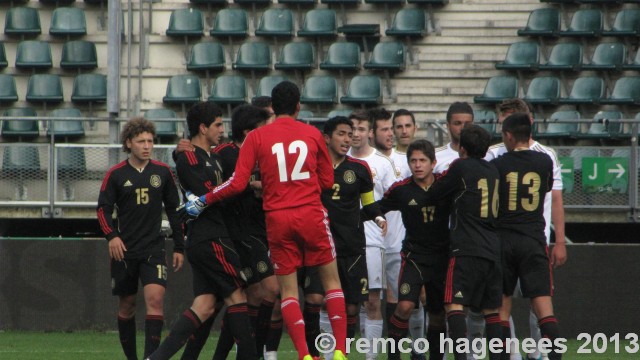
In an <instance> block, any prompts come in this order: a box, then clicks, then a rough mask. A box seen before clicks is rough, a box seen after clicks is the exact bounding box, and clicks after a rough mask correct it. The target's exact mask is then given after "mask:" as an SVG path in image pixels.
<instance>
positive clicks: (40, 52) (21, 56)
mask: <svg viewBox="0 0 640 360" xmlns="http://www.w3.org/2000/svg"><path fill="white" fill-rule="evenodd" d="M16 67H17V68H28V69H50V68H52V67H53V61H52V60H51V47H50V46H49V43H48V42H46V41H37V40H24V41H21V42H20V43H19V44H18V49H17V50H16Z"/></svg>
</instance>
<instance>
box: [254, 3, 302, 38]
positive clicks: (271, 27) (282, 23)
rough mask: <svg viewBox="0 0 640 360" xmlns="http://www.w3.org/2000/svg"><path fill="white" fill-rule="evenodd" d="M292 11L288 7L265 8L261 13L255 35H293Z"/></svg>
mask: <svg viewBox="0 0 640 360" xmlns="http://www.w3.org/2000/svg"><path fill="white" fill-rule="evenodd" d="M294 35H295V32H294V29H293V13H292V12H291V10H289V9H276V8H271V9H267V10H266V11H265V12H263V13H262V17H261V18H260V23H259V24H258V28H257V29H256V36H274V37H291V36H294Z"/></svg>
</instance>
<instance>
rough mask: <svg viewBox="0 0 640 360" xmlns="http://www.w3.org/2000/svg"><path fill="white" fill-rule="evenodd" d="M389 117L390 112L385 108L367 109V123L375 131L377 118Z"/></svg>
mask: <svg viewBox="0 0 640 360" xmlns="http://www.w3.org/2000/svg"><path fill="white" fill-rule="evenodd" d="M389 119H391V113H390V112H388V111H387V109H385V108H374V109H371V110H369V124H370V125H371V128H372V129H373V132H374V133H375V132H376V130H377V129H378V120H389Z"/></svg>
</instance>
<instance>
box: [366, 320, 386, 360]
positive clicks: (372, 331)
mask: <svg viewBox="0 0 640 360" xmlns="http://www.w3.org/2000/svg"><path fill="white" fill-rule="evenodd" d="M382 325H383V322H382V320H370V319H369V318H367V319H366V320H365V325H364V326H365V328H366V330H365V332H366V333H367V340H369V344H372V345H373V344H374V342H373V341H374V340H373V339H380V338H382ZM379 352H380V349H375V348H373V346H372V347H371V348H370V349H369V352H368V353H367V355H366V358H367V359H376V358H377V357H378V353H379Z"/></svg>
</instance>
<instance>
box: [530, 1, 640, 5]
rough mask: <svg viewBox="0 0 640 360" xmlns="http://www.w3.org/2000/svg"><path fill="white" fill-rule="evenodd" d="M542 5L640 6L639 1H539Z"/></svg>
mask: <svg viewBox="0 0 640 360" xmlns="http://www.w3.org/2000/svg"><path fill="white" fill-rule="evenodd" d="M540 2H543V3H551V4H561V5H567V4H574V5H581V4H599V5H611V6H616V5H620V4H640V0H540Z"/></svg>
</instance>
